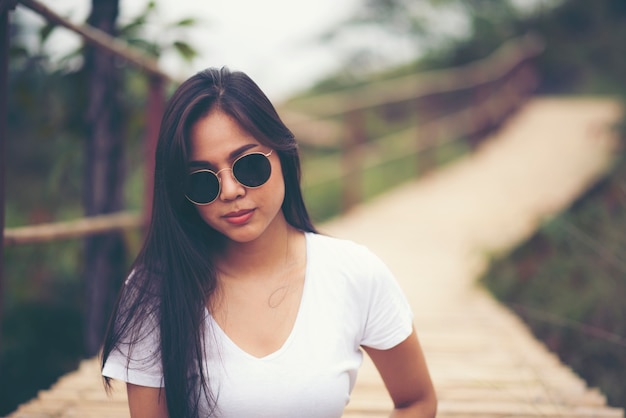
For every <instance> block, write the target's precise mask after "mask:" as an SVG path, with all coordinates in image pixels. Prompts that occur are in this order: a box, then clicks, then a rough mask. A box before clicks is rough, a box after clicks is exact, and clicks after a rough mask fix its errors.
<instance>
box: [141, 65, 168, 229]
mask: <svg viewBox="0 0 626 418" xmlns="http://www.w3.org/2000/svg"><path fill="white" fill-rule="evenodd" d="M165 84H166V80H164V79H163V77H160V76H158V75H151V76H150V77H149V91H148V106H147V116H146V133H145V138H144V153H145V155H144V206H143V218H144V226H145V227H147V226H148V224H149V223H150V217H151V215H152V199H153V197H154V196H153V192H154V155H155V151H156V145H157V140H158V136H159V128H160V125H161V117H162V116H163V111H164V106H165Z"/></svg>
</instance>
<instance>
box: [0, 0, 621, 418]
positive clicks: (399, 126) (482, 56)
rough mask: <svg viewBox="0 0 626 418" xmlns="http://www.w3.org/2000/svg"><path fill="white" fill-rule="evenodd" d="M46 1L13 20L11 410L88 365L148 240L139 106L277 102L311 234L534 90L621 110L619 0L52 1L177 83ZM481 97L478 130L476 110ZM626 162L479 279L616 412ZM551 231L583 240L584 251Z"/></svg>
mask: <svg viewBox="0 0 626 418" xmlns="http://www.w3.org/2000/svg"><path fill="white" fill-rule="evenodd" d="M6 4H8V2H7V3H6ZM37 5H39V3H37V2H33V1H24V2H20V1H18V2H17V7H16V8H15V10H14V11H12V12H11V13H10V15H9V16H10V20H9V22H10V23H9V32H10V47H9V54H8V61H7V63H8V70H9V74H8V89H7V95H6V97H7V100H8V112H7V140H6V143H5V145H4V147H5V150H4V154H5V155H4V156H3V162H2V164H4V171H5V197H4V216H5V226H6V228H7V234H6V235H7V236H6V237H5V239H4V249H3V260H4V266H3V275H2V281H1V282H0V290H1V292H2V293H1V294H0V313H1V315H0V319H1V321H2V322H1V334H0V416H2V415H5V414H7V413H8V412H10V411H12V410H14V409H15V408H16V406H17V405H18V404H20V403H22V402H24V401H26V400H28V399H30V398H32V397H33V396H34V395H35V394H36V393H37V391H38V390H40V389H42V388H46V387H48V386H49V385H50V384H52V383H53V382H54V381H55V380H56V379H57V378H58V377H59V376H60V375H62V374H64V373H67V372H68V371H71V370H73V369H74V368H75V367H76V366H77V365H78V362H79V361H80V360H81V359H83V358H87V357H93V356H95V355H97V353H98V350H99V344H100V342H101V340H100V339H101V336H102V332H103V329H104V327H105V325H106V318H107V317H108V312H109V311H110V309H111V305H112V302H113V300H114V297H115V294H116V293H117V290H118V289H119V286H120V284H121V282H122V281H123V279H124V276H125V274H126V270H127V268H128V266H129V264H130V263H131V262H132V260H133V257H134V254H136V253H137V251H138V249H139V247H140V245H141V237H142V227H141V226H142V225H143V218H142V214H143V213H146V211H147V209H148V206H149V202H150V199H149V196H150V191H149V187H148V186H146V185H149V181H150V180H149V175H147V174H146V173H147V172H148V173H149V169H150V159H149V158H147V156H149V155H150V150H151V147H150V144H151V142H150V141H151V139H150V138H153V137H154V129H155V126H156V122H155V120H154V113H149V109H151V108H155V107H156V113H157V114H158V111H159V109H160V106H162V100H160V99H164V98H166V97H167V96H168V94H169V93H171V91H172V90H173V88H174V87H175V86H176V84H177V83H178V82H180V80H183V79H184V78H186V77H188V76H189V75H191V74H193V73H194V72H196V71H199V70H201V69H203V68H205V67H207V66H222V65H228V66H229V67H231V69H236V70H242V71H245V72H247V73H248V74H249V75H250V76H251V77H252V78H253V79H254V80H255V81H256V82H257V83H258V84H259V85H260V87H261V88H262V89H263V90H264V91H265V92H266V93H267V94H268V96H269V97H270V99H271V100H272V101H273V102H274V103H275V104H276V106H277V108H278V109H279V113H280V114H281V116H283V118H284V119H285V121H286V122H287V124H288V125H289V126H291V127H292V128H293V130H294V132H295V133H296V136H297V137H298V138H299V139H300V141H301V144H302V153H303V155H302V157H303V165H304V192H305V199H306V200H307V204H308V205H309V207H310V210H311V212H312V215H313V217H314V219H315V220H316V221H318V222H320V221H325V220H328V219H330V218H332V217H334V216H337V215H339V214H341V213H342V212H344V211H346V210H349V209H350V208H351V207H352V206H354V205H355V204H358V203H360V202H364V201H365V202H367V200H368V199H371V198H372V197H374V196H376V195H377V194H380V193H382V192H384V191H385V190H387V189H389V187H393V186H394V185H397V184H400V183H402V182H405V181H410V180H412V179H415V178H416V177H419V176H420V175H423V174H424V173H426V172H428V171H429V170H436V169H437V168H439V167H441V166H442V165H445V164H448V163H450V162H453V161H455V160H457V159H459V158H462V157H463V156H465V155H467V154H468V153H471V152H472V150H473V149H475V147H477V146H478V145H479V144H480V141H481V139H482V138H484V137H485V136H486V135H487V134H488V133H489V132H491V131H493V130H494V129H497V128H498V126H500V124H501V123H502V122H503V121H504V120H505V119H506V117H507V116H508V115H509V114H511V113H512V112H514V111H515V108H516V106H520V105H521V104H523V102H524V100H526V99H527V98H528V97H529V96H530V95H559V96H568V95H571V96H580V95H587V96H589V95H594V96H596V95H606V96H611V97H615V98H616V99H618V100H622V97H623V96H624V93H625V92H626V87H625V81H626V80H625V77H626V44H625V43H624V39H626V2H624V0H597V1H593V2H590V1H585V0H515V1H514V0H497V1H493V0H423V1H415V0H349V1H348V0H346V1H342V2H337V1H334V0H317V1H315V2H312V1H299V2H294V1H286V0H265V1H263V2H259V1H253V0H231V1H228V2H209V1H203V2H197V1H195V2H194V1H191V0H176V1H174V0H155V1H150V2H148V1H132V2H131V1H128V0H92V1H88V0H56V1H54V2H49V4H47V5H46V6H47V7H48V8H49V9H48V11H49V12H53V13H55V14H58V15H59V16H60V17H61V18H62V19H65V20H67V21H68V22H73V23H74V24H78V25H82V24H84V23H85V22H87V23H89V24H90V25H92V26H94V27H97V28H99V29H101V30H102V31H104V32H106V33H108V34H110V35H112V36H115V37H117V38H119V39H121V40H122V41H123V42H124V43H125V44H126V45H128V46H129V47H131V48H133V49H134V50H137V51H141V52H142V54H145V56H147V57H150V59H151V60H154V61H155V62H157V63H158V65H159V67H160V68H161V70H162V71H163V73H165V74H166V76H160V75H155V73H151V72H150V71H149V70H146V69H145V68H143V69H142V68H138V66H137V65H134V64H133V63H132V62H130V60H127V59H123V58H120V57H117V58H112V57H111V56H110V55H107V54H103V53H102V52H101V51H100V50H98V49H96V48H95V47H94V46H93V45H91V44H89V43H85V42H84V41H83V40H82V39H81V38H80V37H79V36H77V35H76V34H75V33H72V32H71V31H69V30H67V29H65V28H63V27H61V26H60V25H59V22H55V23H50V21H49V19H48V20H47V19H44V18H43V17H42V12H38V13H35V12H33V9H34V8H36V7H37ZM44 14H45V13H44ZM461 70H464V71H465V72H461ZM467 74H471V75H472V77H474V76H475V77H476V79H475V80H473V79H470V78H471V77H469V76H467ZM492 80H493V82H492ZM463 83H468V85H469V84H472V83H473V84H472V85H473V86H475V88H474V87H473V88H469V87H467V86H465V85H464V84H463ZM461 84H463V85H461ZM433 86H434V87H433ZM482 87H484V88H482ZM429 89H430V90H429ZM507 89H508V90H507ZM503 90H504V91H507V93H506V94H503V93H499V94H498V96H497V97H498V99H497V100H499V101H496V102H492V101H491V99H490V97H491V94H492V93H493V92H494V91H500V92H501V91H503ZM503 97H504V99H503ZM494 100H495V99H494ZM159 103H161V105H159ZM494 103H495V104H494ZM502 103H506V106H504V105H503V104H502ZM483 105H484V106H483ZM483 107H487V108H490V109H491V113H490V114H489V115H488V117H486V118H485V117H483V116H481V115H482V113H480V112H476V110H477V109H479V108H480V109H482V108H483ZM494 108H498V109H500V110H499V111H496V110H494ZM147 109H148V111H147ZM444 117H448V119H446V122H445V123H439V124H436V123H433V121H437V120H443V119H442V118H444ZM157 122H158V121H157ZM624 126H625V124H624V123H622V125H621V126H617V127H616V129H620V132H621V133H620V135H621V137H622V138H623V137H624V132H625V129H624ZM416 137H421V138H422V139H420V140H418V141H417V143H416ZM424 138H425V139H424ZM420 141H421V142H420ZM357 156H358V158H357ZM622 160H623V159H622V157H621V156H618V162H617V163H616V165H615V168H614V170H613V172H612V173H611V175H610V176H608V177H607V179H606V180H604V181H603V182H601V183H600V184H598V185H597V186H596V187H594V188H593V189H592V190H591V191H589V192H588V193H587V194H586V195H585V196H582V197H581V198H580V200H579V201H577V202H576V204H575V205H574V206H573V207H572V208H571V209H570V210H569V211H568V212H567V213H565V214H563V217H562V218H559V219H557V220H555V221H554V222H553V223H551V224H550V225H547V226H546V227H545V229H542V230H540V231H538V232H537V234H536V235H535V236H534V237H533V238H532V239H531V240H530V241H529V242H527V243H525V244H524V245H523V246H521V247H520V248H518V249H517V250H516V251H514V252H513V253H511V254H508V255H507V256H506V257H503V258H499V259H494V260H493V266H492V268H491V269H490V270H489V272H488V273H487V274H486V276H485V277H484V278H483V282H484V283H485V284H486V285H487V286H488V287H489V288H490V289H491V290H492V291H493V293H494V294H495V295H496V296H497V297H498V298H500V299H501V300H502V301H503V302H505V303H506V304H508V305H509V306H511V307H513V308H514V309H516V307H518V309H516V310H517V311H518V313H519V314H520V315H521V316H522V317H523V318H524V319H525V320H527V321H528V323H529V324H530V325H531V327H532V328H533V329H534V331H535V332H536V333H537V335H538V336H539V338H541V339H542V340H543V341H545V342H546V343H547V344H548V346H549V347H550V348H551V349H553V350H555V351H556V352H557V353H559V355H560V356H561V357H562V359H564V361H565V362H566V363H568V364H570V365H572V367H574V368H575V369H576V371H577V372H578V373H579V374H581V375H582V376H583V377H584V378H585V379H587V380H588V381H589V382H590V384H591V385H592V386H600V388H601V389H602V391H603V392H604V393H606V394H607V395H608V398H609V402H610V403H611V404H613V405H615V406H622V407H623V406H626V388H625V387H624V384H623V372H622V371H623V370H624V369H625V368H626V354H625V353H626V343H625V339H624V338H623V337H621V336H624V335H626V307H625V304H624V303H623V297H624V295H626V292H625V280H626V279H625V278H626V274H624V273H626V261H624V254H625V251H626V239H625V238H624V234H623V232H622V231H625V230H626V219H625V217H624V213H625V211H624V208H625V207H626V205H625V203H626V183H625V181H624V179H625V178H626V176H625V175H626V173H625V172H624V170H625V164H624V163H623V162H622ZM341 167H344V169H343V170H342V169H341ZM345 167H348V169H345ZM346 183H347V184H348V186H346ZM355 184H356V186H355ZM146 202H148V203H146ZM118 213H119V214H123V215H124V216H126V217H124V218H123V221H120V222H118V223H117V224H116V225H117V226H116V227H114V228H109V229H107V230H108V231H109V232H107V233H106V234H97V235H93V234H92V235H89V236H87V237H82V236H80V237H79V236H76V237H63V238H62V239H57V238H58V237H57V238H54V237H52V238H50V237H51V236H52V235H54V234H51V235H50V236H49V237H48V238H36V239H35V238H33V239H22V241H20V239H18V238H11V237H15V236H17V235H11V234H10V233H9V232H10V231H11V230H17V229H19V228H21V227H26V226H28V225H34V224H47V223H52V222H70V223H71V222H73V220H75V219H78V218H80V217H82V216H85V215H88V216H96V215H102V214H118ZM559 225H561V226H562V225H576V226H577V231H578V230H580V231H582V233H583V234H584V236H586V237H588V238H590V239H587V240H579V241H576V240H572V239H571V233H572V232H571V228H569V229H568V228H563V227H559ZM105 229H106V228H105ZM61 235H62V234H61ZM565 260H567V262H566V261H565ZM555 275H559V276H563V277H568V278H571V280H559V281H555V280H551V279H550V278H552V277H555ZM531 308H532V309H531ZM533 312H534V313H535V314H534V315H533ZM537 312H542V313H543V314H542V315H537V314H536V313H537ZM546 312H548V313H549V315H546V314H545V313H546ZM582 323H584V324H587V325H590V326H591V327H592V328H594V329H596V330H598V331H597V332H595V334H597V335H596V337H597V338H591V339H590V338H589V332H588V329H587V330H584V329H582V328H583V327H581V326H577V325H576V324H582ZM603 330H604V331H607V332H608V333H607V332H605V333H603V332H601V331H603Z"/></svg>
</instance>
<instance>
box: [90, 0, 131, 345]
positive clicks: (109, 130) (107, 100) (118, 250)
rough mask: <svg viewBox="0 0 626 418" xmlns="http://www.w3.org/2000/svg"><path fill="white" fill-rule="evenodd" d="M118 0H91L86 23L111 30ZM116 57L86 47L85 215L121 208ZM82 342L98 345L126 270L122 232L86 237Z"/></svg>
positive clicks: (120, 130)
mask: <svg viewBox="0 0 626 418" xmlns="http://www.w3.org/2000/svg"><path fill="white" fill-rule="evenodd" d="M118 9H119V1H118V0H92V10H91V15H90V16H89V19H88V20H87V23H88V24H90V25H91V26H94V27H96V28H98V29H101V30H103V31H105V32H107V33H109V34H111V35H114V34H115V22H116V20H117V15H118ZM115 67H116V66H115V57H114V56H113V55H111V54H109V53H108V52H107V51H105V50H103V49H101V48H95V47H93V46H90V45H88V46H87V47H86V49H85V71H86V75H87V91H88V103H89V104H88V111H87V112H88V113H87V132H88V136H87V139H86V144H85V145H86V147H85V179H84V186H83V187H84V190H83V204H84V209H85V213H86V215H87V216H91V215H97V214H103V213H111V212H116V211H119V210H122V209H123V207H124V201H123V186H124V158H123V157H124V152H123V143H124V141H123V132H124V130H123V126H124V123H123V112H122V111H121V107H122V106H121V101H120V98H119V94H120V88H119V87H120V76H119V72H118V71H116V68H115ZM84 251H85V253H84V262H85V265H84V275H85V276H84V277H85V291H86V300H85V306H86V316H85V345H86V347H85V348H86V352H87V355H89V356H93V355H95V354H97V353H98V351H99V350H100V347H101V344H102V340H103V336H104V331H105V329H106V325H107V321H108V317H109V315H110V312H111V309H112V307H113V303H114V301H115V296H116V294H117V291H118V289H119V285H120V283H121V282H122V280H123V278H124V274H125V273H126V271H125V270H126V259H125V255H126V248H125V244H124V239H123V235H122V234H121V233H109V234H104V235H96V236H93V237H89V238H87V239H86V240H85V248H84Z"/></svg>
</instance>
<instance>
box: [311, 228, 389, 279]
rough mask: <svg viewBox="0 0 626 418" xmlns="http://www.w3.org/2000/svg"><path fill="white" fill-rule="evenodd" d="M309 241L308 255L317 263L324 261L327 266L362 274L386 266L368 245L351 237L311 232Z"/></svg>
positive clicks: (373, 271)
mask: <svg viewBox="0 0 626 418" xmlns="http://www.w3.org/2000/svg"><path fill="white" fill-rule="evenodd" d="M307 242H308V255H309V256H310V257H311V259H312V260H314V262H315V263H316V264H318V265H319V263H323V264H324V266H325V268H332V269H334V270H341V271H352V272H360V273H362V275H366V274H368V273H375V272H376V271H378V270H379V269H380V268H381V267H382V268H384V263H383V262H382V261H381V260H380V258H378V256H376V255H375V254H374V253H373V252H372V251H370V249H369V248H368V247H366V246H365V245H363V244H360V243H357V242H355V241H352V240H350V239H345V238H337V237H332V236H329V235H323V234H313V233H309V234H307Z"/></svg>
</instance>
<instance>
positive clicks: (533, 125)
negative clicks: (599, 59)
mask: <svg viewBox="0 0 626 418" xmlns="http://www.w3.org/2000/svg"><path fill="white" fill-rule="evenodd" d="M618 116H619V107H618V106H617V105H616V104H615V103H614V102H612V101H609V100H603V99H590V98H586V99H556V98H541V99H535V100H533V101H532V102H530V103H529V104H528V105H527V106H526V107H525V108H524V109H522V111H521V112H520V113H519V114H517V115H516V116H515V117H514V118H513V119H511V120H510V122H509V123H508V124H507V125H506V126H505V127H504V128H503V129H502V130H501V131H500V133H499V134H498V135H495V136H494V137H493V138H490V139H489V141H487V142H486V143H485V144H484V146H483V147H481V149H480V150H479V151H478V152H477V153H475V154H474V155H472V156H471V157H468V158H465V159H463V160H461V161H459V162H457V163H455V164H453V165H451V166H449V167H447V168H445V169H443V170H440V171H438V172H435V173H433V174H431V175H429V176H428V177H426V178H423V179H420V180H419V181H416V182H413V183H410V184H407V185H404V186H400V187H399V188H397V189H394V190H392V191H390V192H389V193H388V194H386V195H385V196H383V197H381V198H379V199H377V200H376V201H374V202H371V203H369V204H367V205H365V206H362V207H359V208H357V209H356V210H354V211H352V212H351V213H350V214H348V215H346V216H345V217H342V218H341V219H337V220H335V221H333V222H329V223H327V224H325V225H322V228H321V229H322V231H324V232H327V233H329V234H331V235H335V236H341V237H347V238H351V239H354V240H356V241H359V242H361V243H364V244H366V245H368V246H369V247H370V248H371V249H372V250H374V251H375V252H376V253H378V254H379V255H380V256H381V257H382V258H383V259H384V260H385V261H386V262H387V263H388V264H389V266H390V267H391V269H392V270H393V271H394V272H395V274H396V275H397V277H398V280H399V281H400V284H401V285H402V286H403V288H404V289H405V291H406V293H407V295H408V297H409V299H410V302H411V304H412V306H413V308H414V310H415V314H416V321H415V322H416V327H417V329H418V333H419V335H420V339H421V341H422V344H423V346H424V350H425V353H426V357H427V361H428V363H429V367H430V370H431V374H432V376H433V379H434V382H435V386H436V388H437V392H438V397H439V413H438V415H437V416H438V417H440V418H490V417H624V411H623V410H621V409H617V408H610V407H608V406H607V405H606V401H605V398H604V396H603V395H602V394H601V393H600V392H599V391H597V390H595V389H593V388H589V387H588V386H587V385H586V383H585V382H584V381H583V380H582V379H581V378H579V377H578V376H577V375H576V374H574V373H573V372H572V371H571V370H570V369H569V368H567V367H566V366H564V365H563V364H562V363H560V362H559V360H558V358H557V357H556V356H555V355H554V354H552V353H550V352H548V351H547V350H546V349H545V347H544V346H543V345H542V344H541V343H539V342H537V341H536V340H535V339H534V338H533V337H532V335H531V334H530V333H529V331H528V330H527V328H526V327H525V326H524V325H523V324H522V323H521V322H520V321H519V320H518V319H517V318H516V317H515V316H514V315H513V314H511V313H510V312H509V311H508V310H507V309H505V308H504V307H502V306H501V305H499V304H498V303H497V302H495V301H494V300H493V299H492V298H491V297H490V296H489V295H488V294H487V293H486V292H485V291H484V290H483V289H481V288H480V287H479V286H477V285H476V278H477V277H478V276H479V275H480V273H481V272H482V271H484V269H485V268H486V261H487V257H486V256H487V255H488V254H489V253H492V252H494V251H503V250H506V249H508V248H511V247H512V246H515V245H516V244H518V243H520V242H521V241H523V240H524V239H525V238H527V237H528V236H529V235H530V234H532V232H533V231H534V230H535V229H536V227H537V225H538V224H539V223H540V222H541V221H542V219H544V218H546V217H549V216H551V215H552V214H554V213H556V212H559V211H561V210H562V209H563V208H565V207H567V206H568V204H569V203H571V202H572V200H573V199H575V198H576V197H577V196H579V195H580V193H581V192H582V191H583V190H585V189H586V188H587V187H588V186H589V185H590V184H591V183H592V182H593V181H594V180H595V179H597V178H598V177H599V176H601V175H602V174H603V173H604V171H605V169H606V166H607V161H608V160H609V158H610V156H611V154H612V149H613V148H612V147H613V141H612V136H611V135H610V133H609V130H608V128H607V125H608V124H609V123H610V122H611V121H615V120H616V119H617V118H618ZM118 388H119V389H118V390H117V391H116V392H115V394H114V396H113V397H111V398H108V397H107V396H106V395H105V393H104V391H103V389H102V385H101V381H100V378H99V371H98V365H97V361H96V360H87V361H84V362H83V363H82V364H81V367H80V369H79V370H78V371H76V372H74V373H71V374H69V375H67V376H65V377H63V378H62V379H60V380H59V382H58V383H57V384H55V385H54V386H53V387H52V388H51V389H50V390H47V391H42V392H41V393H40V394H39V396H38V397H37V398H36V399H34V400H32V401H31V402H29V403H27V404H24V405H22V406H21V407H20V408H19V409H18V410H17V411H16V412H15V413H13V414H12V415H10V417H11V418H18V417H19V418H27V417H28V418H39V417H41V418H46V417H81V418H89V417H94V418H96V417H97V418H105V417H127V416H128V412H127V407H126V403H125V402H126V401H125V393H124V389H123V387H122V386H118ZM390 408H391V403H390V401H389V400H388V398H387V395H386V392H385V389H384V386H383V385H382V383H381V381H380V378H379V377H378V375H377V373H376V371H375V370H374V368H373V366H372V365H371V363H369V362H367V361H366V363H365V364H364V366H363V368H362V370H361V372H360V374H359V378H358V381H357V386H356V388H355V390H354V393H353V398H352V401H351V403H350V405H349V406H348V408H347V410H346V414H345V417H346V418H360V417H362V418H366V417H367V418H375V417H385V416H388V414H389V411H390Z"/></svg>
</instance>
